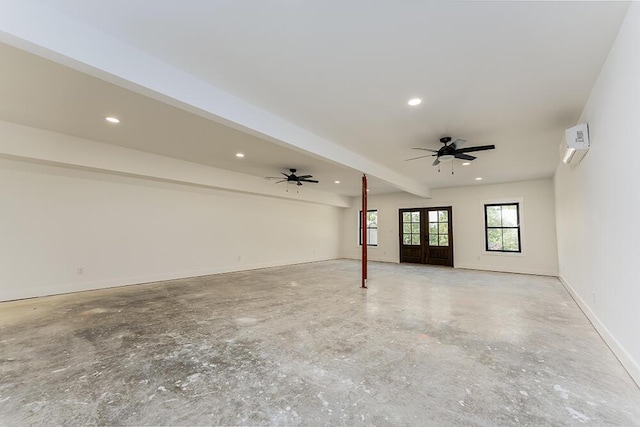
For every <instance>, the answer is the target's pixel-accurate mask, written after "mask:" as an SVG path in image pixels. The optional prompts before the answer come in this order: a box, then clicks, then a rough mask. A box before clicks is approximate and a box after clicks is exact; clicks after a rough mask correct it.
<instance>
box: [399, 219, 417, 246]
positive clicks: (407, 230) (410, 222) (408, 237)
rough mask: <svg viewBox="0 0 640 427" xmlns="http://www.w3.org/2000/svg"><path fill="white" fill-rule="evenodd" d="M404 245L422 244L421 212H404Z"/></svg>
mask: <svg viewBox="0 0 640 427" xmlns="http://www.w3.org/2000/svg"><path fill="white" fill-rule="evenodd" d="M402 243H403V244H404V245H419V244H420V211H415V212H402Z"/></svg>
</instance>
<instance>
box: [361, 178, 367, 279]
mask: <svg viewBox="0 0 640 427" xmlns="http://www.w3.org/2000/svg"><path fill="white" fill-rule="evenodd" d="M360 223H361V228H360V233H361V234H360V236H362V239H361V241H362V287H363V288H364V289H366V288H367V175H365V174H362V218H361V221H360Z"/></svg>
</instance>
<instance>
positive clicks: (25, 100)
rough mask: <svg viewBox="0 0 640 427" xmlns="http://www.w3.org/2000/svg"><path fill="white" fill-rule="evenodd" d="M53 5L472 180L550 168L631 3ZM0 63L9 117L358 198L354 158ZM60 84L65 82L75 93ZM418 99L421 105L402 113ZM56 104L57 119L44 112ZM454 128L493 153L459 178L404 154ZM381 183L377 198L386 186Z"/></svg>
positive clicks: (376, 153) (369, 147) (56, 1)
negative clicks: (113, 119)
mask: <svg viewBox="0 0 640 427" xmlns="http://www.w3.org/2000/svg"><path fill="white" fill-rule="evenodd" d="M23 1H25V0H23ZM43 3H46V5H47V7H50V8H55V9H56V10H57V11H58V12H62V13H64V14H65V15H67V16H69V17H71V18H72V19H73V20H74V21H76V22H79V23H80V24H82V25H83V26H85V25H86V27H76V28H75V29H76V30H77V29H78V28H90V29H92V30H98V31H100V32H101V33H103V34H105V35H107V36H109V37H112V38H113V39H116V40H118V41H119V42H121V43H124V44H126V45H128V46H131V47H132V48H135V49H137V50H138V51H140V52H144V53H146V54H149V55H151V56H153V57H155V58H157V59H159V60H161V61H163V63H166V64H169V65H171V66H173V67H176V68H178V69H180V70H182V71H184V72H186V73H188V74H189V75H191V76H193V77H195V78H197V79H199V80H201V81H203V82H205V83H207V84H208V85H211V86H214V87H216V88H218V89H221V90H223V91H225V92H227V93H229V94H232V95H235V96H237V97H239V98H241V99H243V100H244V101H246V102H248V103H249V104H252V105H254V106H256V107H259V108H260V109H262V110H265V111H267V112H270V113H272V114H275V115H276V116H278V117H280V118H282V119H284V120H286V121H288V122H290V123H292V124H294V125H296V126H298V127H300V128H303V129H305V130H307V131H309V132H310V133H312V134H315V135H318V136H319V137H321V138H323V139H324V140H327V141H330V142H332V143H335V144H337V145H339V146H341V147H344V148H346V149H348V150H350V151H352V152H354V153H357V154H360V155H362V156H365V157H367V158H368V159H370V160H372V161H373V162H375V163H377V164H379V165H382V166H384V167H386V168H388V169H390V170H393V171H395V172H397V173H399V174H402V175H405V176H406V177H407V178H410V179H412V180H415V181H417V182H419V183H421V184H425V185H427V186H429V187H431V188H439V187H451V186H461V185H476V181H474V178H475V177H476V176H482V177H483V178H484V179H483V181H482V182H483V183H496V182H507V181H517V180H526V179H534V178H543V177H550V176H552V174H553V171H554V170H555V166H556V164H557V162H558V150H557V147H558V144H559V143H560V141H561V140H562V137H563V134H564V129H565V128H567V127H570V126H572V125H574V124H575V123H576V120H577V119H578V117H579V115H580V113H581V110H582V107H583V106H584V104H585V102H586V100H587V97H588V96H589V93H590V90H591V88H592V86H593V83H594V82H595V79H596V77H597V75H598V73H599V71H600V68H601V66H602V64H603V62H604V60H605V59H606V56H607V54H608V51H609V48H610V46H611V44H612V43H613V40H614V38H615V36H616V34H617V32H618V29H619V27H620V24H621V22H622V19H623V18H624V14H625V12H626V9H627V7H628V4H627V3H625V2H578V1H574V2H427V1H424V2H394V1H381V2H371V1H349V2H344V1H341V2H339V1H323V2H294V1H290V0H275V1H269V2H264V1H243V2H234V1H202V0H201V1H197V0H191V1H189V2H175V1H170V0H156V1H154V2H153V3H149V2H131V1H127V0H112V1H109V2H98V1H86V0H48V1H47V2H43ZM16 4H17V0H16ZM151 5H152V6H151ZM42 19H46V18H42ZM70 31H71V30H69V29H68V30H67V32H70ZM68 35H71V36H73V37H79V38H82V37H83V34H68ZM5 41H6V40H5ZM9 42H11V43H12V44H14V45H20V43H14V42H13V41H12V40H9ZM95 48H96V47H95V46H92V45H90V44H89V43H87V45H86V46H85V49H87V50H89V49H95ZM0 57H2V58H3V67H2V68H3V70H1V71H0V73H2V74H0V77H2V80H3V82H2V84H1V86H0V87H1V88H2V100H1V101H0V114H1V116H0V119H4V120H9V121H16V122H19V123H23V124H32V125H34V126H37V127H43V128H47V129H52V130H56V131H60V132H65V133H69V134H73V135H77V136H82V137H86V138H92V139H96V140H99V141H104V142H110V143H114V144H119V145H124V146H130V147H132V148H137V149H141V150H145V151H151V152H156V153H159V154H165V155H169V156H173V157H177V158H181V159H185V160H192V161H198V162H201V163H206V164H211V165H213V166H217V167H221V168H226V169H231V170H237V171H240V172H245V173H249V174H253V175H257V176H265V175H274V174H276V173H277V172H278V171H279V170H281V169H282V168H286V167H296V166H297V167H299V168H300V169H304V170H303V171H304V173H307V172H308V173H311V174H313V175H314V176H316V177H318V178H319V179H320V180H321V183H322V185H323V187H322V189H326V190H328V191H339V192H341V193H342V194H353V195H355V194H358V190H357V189H358V185H359V173H358V172H357V171H354V170H353V169H351V168H348V167H344V166H352V165H350V164H349V162H347V161H345V162H344V166H343V167H341V166H338V165H336V164H335V160H336V159H335V158H334V159H332V160H333V161H332V162H325V161H321V160H318V156H317V155H313V156H310V155H307V154H304V153H301V152H300V150H299V149H295V145H296V144H295V142H294V143H293V144H292V145H291V144H290V145H286V144H285V145H282V144H273V143H272V142H273V141H271V142H267V141H265V140H263V139H259V138H258V137H256V136H250V135H248V134H243V133H241V132H239V131H237V130H234V129H231V128H228V127H225V126H223V125H221V124H219V123H216V122H213V121H211V120H207V119H204V118H201V117H197V116H195V115H193V114H190V113H187V112H184V111H181V110H180V109H178V108H175V107H170V106H167V105H162V104H161V103H159V102H157V101H152V100H150V99H145V98H143V97H142V96H140V95H138V94H135V93H133V92H129V91H127V90H124V89H120V88H117V87H115V86H113V85H112V84H109V83H106V82H101V81H98V80H97V79H94V78H91V77H89V76H80V75H79V73H78V72H77V71H73V70H70V69H66V68H64V67H61V66H58V65H55V64H52V63H48V64H46V65H43V64H44V63H45V62H46V61H44V60H42V59H39V58H34V57H28V56H26V54H23V53H20V52H15V51H14V50H12V48H9V47H2V49H0ZM4 59H8V61H6V62H5V61H4ZM34 61H35V62H37V61H41V62H40V63H39V65H37V66H36V65H34V64H35V62H34ZM7 63H8V64H10V65H11V66H10V67H5V66H4V64H7ZM29 64H31V65H29ZM7 68H8V69H7ZM95 74H96V75H99V73H95ZM9 79H10V80H9ZM56 79H59V80H56ZM17 88H20V90H18V89H17ZM63 88H69V89H70V90H68V91H66V92H65V93H67V94H68V95H67V96H63V94H62V92H61V91H62V90H63ZM414 96H418V97H421V98H423V99H424V102H423V104H422V105H421V106H419V107H416V108H411V107H408V106H407V105H406V102H407V100H408V99H409V98H411V97H414ZM53 102H55V105H56V108H55V109H53V110H55V114H53V115H47V114H46V113H47V111H49V112H51V111H53V110H52V109H51V107H52V103H53ZM107 110H108V111H107ZM107 113H109V114H115V115H122V116H123V117H127V120H126V123H125V122H123V126H122V127H121V128H120V129H119V130H118V132H119V133H118V134H114V131H113V129H109V128H105V124H104V123H102V122H101V121H100V117H102V116H104V114H107ZM94 116H95V117H94ZM129 118H130V119H131V120H129ZM444 135H450V136H452V137H454V138H456V137H460V138H465V139H467V140H468V141H469V142H468V143H467V145H468V146H473V145H484V144H495V145H496V150H493V151H487V152H481V153H478V156H477V157H478V159H477V160H475V161H474V162H473V163H472V164H471V165H470V166H467V167H462V166H461V165H460V163H456V164H455V175H451V172H450V170H449V169H446V170H445V169H443V170H442V172H440V173H438V172H437V168H434V167H431V166H430V165H431V162H432V159H421V160H415V161H412V162H405V161H404V160H405V159H407V158H410V157H414V156H416V155H419V153H417V152H416V151H414V150H412V149H411V148H412V147H420V146H421V147H430V148H438V146H439V143H438V138H439V137H441V136H444ZM212 141H214V142H212ZM292 148H293V149H294V150H292ZM237 150H244V151H245V152H247V158H246V159H245V160H244V161H242V162H239V161H237V160H236V159H235V158H231V157H230V156H231V155H232V154H233V153H234V152H235V151H237ZM306 168H309V169H306ZM374 176H375V175H374ZM381 178H384V177H381ZM334 179H340V180H341V181H343V184H341V186H336V185H334V184H332V183H333V180H334ZM374 181H375V180H374ZM329 183H331V184H332V185H328V184H329ZM376 184H377V185H379V188H377V189H376V190H377V191H379V192H387V191H390V190H391V189H392V187H391V186H389V185H388V184H387V185H385V184H384V183H383V182H376Z"/></svg>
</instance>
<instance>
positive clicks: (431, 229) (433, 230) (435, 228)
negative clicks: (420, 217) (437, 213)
mask: <svg viewBox="0 0 640 427" xmlns="http://www.w3.org/2000/svg"><path fill="white" fill-rule="evenodd" d="M429 233H430V234H433V233H435V234H438V223H437V222H430V223H429Z"/></svg>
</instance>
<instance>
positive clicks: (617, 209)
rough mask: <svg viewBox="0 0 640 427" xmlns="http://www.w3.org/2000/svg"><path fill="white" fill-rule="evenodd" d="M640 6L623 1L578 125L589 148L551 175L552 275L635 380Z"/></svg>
mask: <svg viewBox="0 0 640 427" xmlns="http://www.w3.org/2000/svg"><path fill="white" fill-rule="evenodd" d="M639 118H640V4H637V3H631V6H630V7H629V11H628V14H627V17H626V19H625V21H624V23H623V25H622V27H621V29H620V33H619V34H618V38H617V40H616V42H615V43H614V45H613V48H612V50H611V52H610V54H609V57H608V59H607V61H606V63H605V65H604V67H603V69H602V71H601V73H600V76H599V77H598V80H597V82H596V84H595V86H594V88H593V90H592V92H591V96H590V98H589V101H588V102H587V105H586V106H585V109H584V111H583V114H582V116H581V117H580V120H579V122H580V123H588V124H589V133H590V139H591V149H590V150H589V152H588V153H587V155H586V156H585V157H584V159H583V160H582V162H581V163H580V164H578V165H564V164H560V165H559V166H558V169H557V170H556V174H555V192H556V221H557V227H558V233H557V234H558V255H559V268H560V278H561V279H562V280H563V282H564V283H565V285H566V286H567V287H568V288H569V289H570V290H571V292H572V293H573V294H574V297H575V298H576V300H577V301H578V302H579V304H580V305H581V306H582V308H583V310H584V311H585V313H586V314H587V315H588V316H589V318H590V319H591V321H592V323H593V324H594V325H595V326H596V328H597V329H598V330H599V332H600V333H601V335H602V336H603V338H604V339H605V340H606V341H607V343H608V344H609V346H610V347H611V348H612V349H613V350H614V352H615V353H616V354H617V356H618V357H619V358H620V360H621V361H622V362H623V364H624V365H625V367H626V368H627V370H628V371H629V372H630V373H631V374H632V376H633V377H634V379H635V380H636V382H638V383H639V384H640V365H639V363H640V333H639V332H638V326H640V279H639V277H640V274H639V273H638V269H637V267H638V264H639V261H640V220H639V216H638V213H639V212H640V191H639V190H638V183H640V167H638V166H637V164H636V163H637V161H638V160H639V159H640V125H639Z"/></svg>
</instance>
